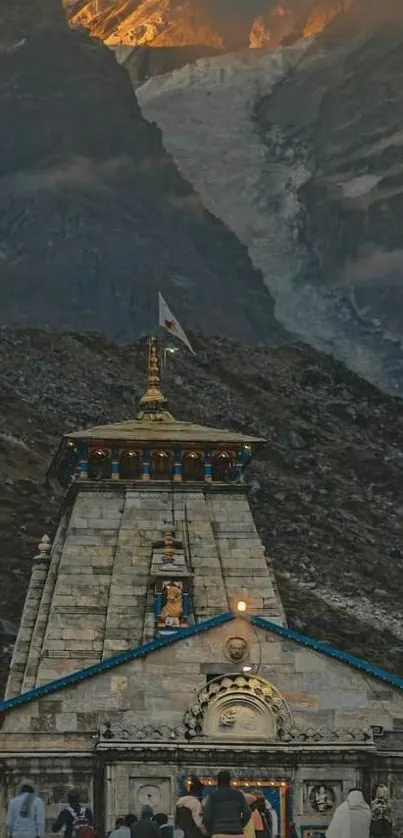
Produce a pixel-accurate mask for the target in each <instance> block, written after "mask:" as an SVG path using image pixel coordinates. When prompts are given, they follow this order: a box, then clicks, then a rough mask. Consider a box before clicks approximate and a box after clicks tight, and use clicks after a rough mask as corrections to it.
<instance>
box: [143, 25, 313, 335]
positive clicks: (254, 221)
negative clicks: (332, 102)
mask: <svg viewBox="0 0 403 838" xmlns="http://www.w3.org/2000/svg"><path fill="white" fill-rule="evenodd" d="M310 42H311V41H310V40H309V39H305V40H304V41H302V42H299V43H297V44H296V45H294V46H292V47H289V48H282V49H278V50H265V49H262V50H259V49H258V50H245V51H244V52H241V53H235V54H230V53H228V54H226V55H224V56H219V57H214V58H203V59H199V60H198V61H197V62H195V63H194V64H191V65H188V66H185V67H182V68H181V69H179V70H176V71H173V72H172V73H168V74H166V75H162V76H154V77H153V78H150V79H149V80H147V81H146V82H145V83H144V84H142V85H141V86H140V87H138V88H137V89H136V95H137V99H138V102H139V105H140V108H141V110H142V113H143V115H144V116H145V118H146V119H148V120H150V121H153V122H156V123H157V124H158V126H159V127H160V129H161V131H162V134H163V142H164V146H165V148H166V150H167V151H168V152H169V153H170V154H171V155H172V157H173V158H174V160H175V163H176V164H177V166H178V168H179V169H180V171H181V173H182V174H183V175H184V177H185V178H186V179H187V180H189V181H190V182H191V183H192V185H193V186H194V188H195V190H196V192H197V193H198V194H199V195H200V198H201V200H202V202H203V204H204V206H205V207H206V208H207V209H208V210H210V212H212V213H213V214H214V215H216V216H217V217H219V218H220V219H221V220H222V221H224V223H225V224H226V225H227V227H229V229H230V230H232V231H233V232H234V233H235V234H236V235H237V237H238V238H239V239H240V241H241V242H242V243H243V244H245V245H246V246H247V248H248V251H249V254H250V257H251V259H252V262H253V264H254V266H255V267H256V268H259V269H260V270H261V271H262V274H263V277H264V280H265V282H266V284H267V285H268V287H269V289H270V291H271V293H272V295H273V297H274V299H275V301H276V316H277V318H278V320H280V321H281V322H282V323H283V325H285V326H286V327H287V328H288V329H290V330H291V331H299V332H301V325H302V324H301V322H300V320H301V316H302V315H300V316H299V317H298V318H297V319H296V317H295V310H294V305H293V306H292V310H291V309H290V306H289V297H290V293H291V292H292V293H294V292H295V289H294V278H295V276H296V274H297V273H298V271H299V269H300V267H301V264H302V263H303V262H304V260H305V259H306V254H305V251H304V248H303V247H302V246H301V245H300V244H299V243H298V240H297V235H296V229H297V226H296V225H297V219H298V215H299V213H300V209H301V208H300V204H299V201H298V195H297V191H298V189H299V187H300V186H301V185H302V184H303V183H304V182H305V180H306V179H307V178H308V177H309V175H310V173H309V171H308V169H307V168H306V167H305V166H304V164H303V162H298V161H288V162H287V163H286V164H284V163H283V162H281V161H280V160H278V161H273V160H268V149H267V146H266V144H265V142H264V141H263V139H262V138H261V137H260V136H259V132H258V130H257V126H256V121H255V118H254V112H255V104H256V102H257V101H258V100H259V99H260V98H261V97H263V96H265V95H267V94H269V93H270V92H271V91H272V90H273V88H274V86H275V85H277V84H278V83H279V82H281V81H282V80H284V79H285V78H286V77H287V75H288V73H289V72H290V70H292V69H293V68H294V67H295V66H296V65H297V64H298V62H299V61H300V59H301V57H302V56H303V55H304V54H305V51H306V49H307V47H308V46H309V44H310ZM278 139H279V141H280V142H281V138H278ZM294 302H295V299H294ZM308 308H309V306H308Z"/></svg>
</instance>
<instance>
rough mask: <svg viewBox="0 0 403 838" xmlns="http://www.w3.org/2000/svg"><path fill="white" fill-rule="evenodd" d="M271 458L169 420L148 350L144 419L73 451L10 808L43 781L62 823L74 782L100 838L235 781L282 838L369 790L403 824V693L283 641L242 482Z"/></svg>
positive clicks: (22, 656) (48, 569) (75, 443)
mask: <svg viewBox="0 0 403 838" xmlns="http://www.w3.org/2000/svg"><path fill="white" fill-rule="evenodd" d="M264 442H265V441H264V440H262V439H259V438H256V437H253V436H249V435H247V434H240V433H234V432H232V431H230V430H228V431H226V430H222V429H215V428H209V427H204V426H202V425H197V424H193V423H190V422H182V421H180V419H177V418H174V417H173V416H172V415H171V413H170V412H169V410H168V406H167V404H166V400H165V398H164V395H163V393H162V391H161V389H160V379H159V363H158V347H157V343H156V340H155V339H151V340H150V342H149V360H148V383H147V387H146V390H145V393H144V396H143V397H142V399H141V403H140V412H139V414H138V416H137V418H136V419H128V420H127V421H125V422H121V423H117V424H113V425H102V426H98V427H93V428H89V429H85V430H78V431H76V430H75V431H72V432H71V433H70V434H68V435H66V436H65V437H64V439H63V440H62V442H61V445H60V447H59V450H58V452H57V454H56V456H55V459H54V461H53V463H52V465H51V468H50V473H49V474H50V478H51V479H52V480H53V481H58V482H59V484H60V485H61V486H62V487H64V490H65V495H64V505H63V510H62V514H61V518H60V521H59V526H58V529H57V532H56V535H55V538H54V540H53V543H51V542H50V541H49V539H48V538H47V537H44V538H43V539H42V541H41V542H40V545H39V551H38V554H37V556H35V558H34V561H33V569H32V577H31V582H30V585H29V589H28V593H27V598H26V603H25V607H24V611H23V615H22V619H21V626H20V631H19V635H18V639H17V642H16V645H15V649H14V654H13V659H12V663H11V668H10V674H9V679H8V684H7V690H6V696H5V700H4V701H3V702H2V715H1V730H0V767H1V776H2V787H3V796H4V803H6V801H7V799H8V798H9V797H10V795H12V794H13V793H14V791H15V789H16V788H17V786H18V783H19V781H20V780H21V778H23V777H30V778H32V779H33V780H34V781H35V782H36V784H37V788H38V790H39V792H40V794H41V795H42V796H43V798H44V800H45V802H46V804H47V816H48V819H49V823H50V822H51V821H52V818H53V817H54V816H55V815H56V814H57V812H58V810H59V809H60V806H61V804H62V803H63V802H64V800H65V796H66V790H67V789H68V788H69V786H72V785H74V786H75V787H78V788H79V789H80V790H81V794H82V796H83V797H85V798H86V799H87V800H88V801H89V802H91V804H92V805H93V807H94V811H95V817H96V822H97V834H98V835H99V838H102V836H103V835H104V834H106V832H107V831H108V830H109V829H111V828H112V827H113V826H114V823H115V819H116V817H118V816H124V815H125V814H127V813H128V812H130V811H134V812H137V813H138V811H139V809H140V808H141V806H142V805H143V804H144V803H150V804H151V805H152V806H153V807H154V810H155V811H160V812H166V813H168V814H169V815H172V813H173V811H174V806H175V801H176V798H177V797H178V795H179V794H181V793H182V791H183V789H185V788H186V785H187V783H188V781H189V777H190V776H191V774H193V773H196V774H197V775H198V776H199V777H201V778H202V779H204V781H205V783H206V787H207V789H208V788H209V786H210V785H212V783H213V778H214V776H215V774H216V772H217V770H219V769H220V768H223V767H229V768H230V769H231V770H232V773H233V777H234V782H236V783H237V784H238V786H239V787H240V788H244V789H248V790H251V789H255V788H256V789H257V788H258V789H259V790H260V791H262V792H263V793H264V795H265V797H266V801H267V807H268V810H269V813H270V818H271V821H272V827H273V836H275V838H287V835H288V825H289V822H290V821H291V820H295V822H296V824H297V825H298V826H299V827H300V828H301V838H309V836H310V835H312V834H313V831H315V830H316V832H315V834H317V835H322V834H323V835H324V831H325V829H326V825H327V824H328V822H329V820H330V818H331V816H332V813H333V811H334V808H335V806H337V805H338V803H339V802H340V801H341V800H342V799H343V798H344V796H345V794H346V792H347V791H348V790H349V789H350V788H351V787H352V786H355V785H357V784H360V785H362V786H363V788H364V790H365V791H366V793H367V798H368V799H370V797H371V794H375V795H376V793H377V792H376V788H377V787H382V788H383V789H384V787H386V793H387V795H390V793H392V797H391V800H388V806H389V809H390V811H391V813H392V815H391V816H392V817H393V819H394V821H395V823H396V824H400V823H401V824H402V825H403V680H401V679H400V678H398V677H397V676H394V675H393V674H391V673H388V672H385V671H383V670H381V669H378V668H376V667H373V666H371V665H370V664H368V663H366V662H365V661H363V660H359V659H357V658H354V657H352V656H350V655H348V654H346V653H344V652H342V651H340V650H337V649H334V648H332V647H331V646H329V645H327V644H325V643H323V642H322V643H321V642H318V641H315V640H314V639H312V638H309V637H305V636H303V635H300V634H298V633H296V632H294V631H292V630H290V629H289V628H287V623H286V616H285V613H284V609H283V606H282V603H281V600H280V597H279V594H278V591H277V588H276V583H275V579H274V575H273V572H272V568H271V563H270V558H269V557H268V556H267V555H266V553H265V549H264V546H263V544H262V542H261V540H260V537H259V534H258V532H257V530H256V527H255V524H254V521H253V517H252V513H251V510H250V507H249V504H248V496H247V484H246V482H245V479H244V472H245V469H246V468H247V466H248V463H249V462H250V460H251V458H252V456H253V455H254V453H255V451H256V450H257V449H258V448H259V446H262V445H263V444H264ZM382 794H384V791H382Z"/></svg>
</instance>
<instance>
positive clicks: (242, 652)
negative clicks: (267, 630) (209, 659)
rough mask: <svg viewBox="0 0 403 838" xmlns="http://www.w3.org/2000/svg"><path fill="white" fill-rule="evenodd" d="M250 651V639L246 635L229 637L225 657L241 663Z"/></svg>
mask: <svg viewBox="0 0 403 838" xmlns="http://www.w3.org/2000/svg"><path fill="white" fill-rule="evenodd" d="M248 652H249V644H248V641H247V640H245V638H244V637H229V638H228V640H227V642H226V644H225V657H226V658H227V659H228V660H230V661H231V662H232V663H241V662H242V661H243V660H245V658H246V657H247V655H248Z"/></svg>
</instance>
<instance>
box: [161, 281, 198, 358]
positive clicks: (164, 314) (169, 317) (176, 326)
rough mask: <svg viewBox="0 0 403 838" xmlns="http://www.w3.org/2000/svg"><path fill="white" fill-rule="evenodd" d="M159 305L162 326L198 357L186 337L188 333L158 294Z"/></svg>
mask: <svg viewBox="0 0 403 838" xmlns="http://www.w3.org/2000/svg"><path fill="white" fill-rule="evenodd" d="M158 305H159V318H160V326H163V327H164V329H166V330H167V331H168V332H169V333H170V334H171V335H174V337H176V338H178V339H179V340H181V341H182V343H184V344H185V346H187V348H188V349H189V350H190V352H192V354H193V355H196V352H195V351H194V349H193V347H192V344H191V343H190V340H189V338H188V337H187V335H186V332H184V331H183V329H182V326H181V325H180V323H179V322H178V320H177V319H176V317H174V315H173V314H172V311H171V309H170V308H169V306H168V304H167V303H166V302H165V300H164V298H163V296H162V294H161V293H160V292H158Z"/></svg>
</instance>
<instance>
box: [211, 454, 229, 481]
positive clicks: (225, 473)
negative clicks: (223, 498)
mask: <svg viewBox="0 0 403 838" xmlns="http://www.w3.org/2000/svg"><path fill="white" fill-rule="evenodd" d="M233 470H234V460H233V457H232V456H231V454H230V453H229V452H228V451H219V452H218V453H217V454H214V456H213V459H212V473H213V482H214V483H228V482H229V481H230V480H231V478H232V475H233Z"/></svg>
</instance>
